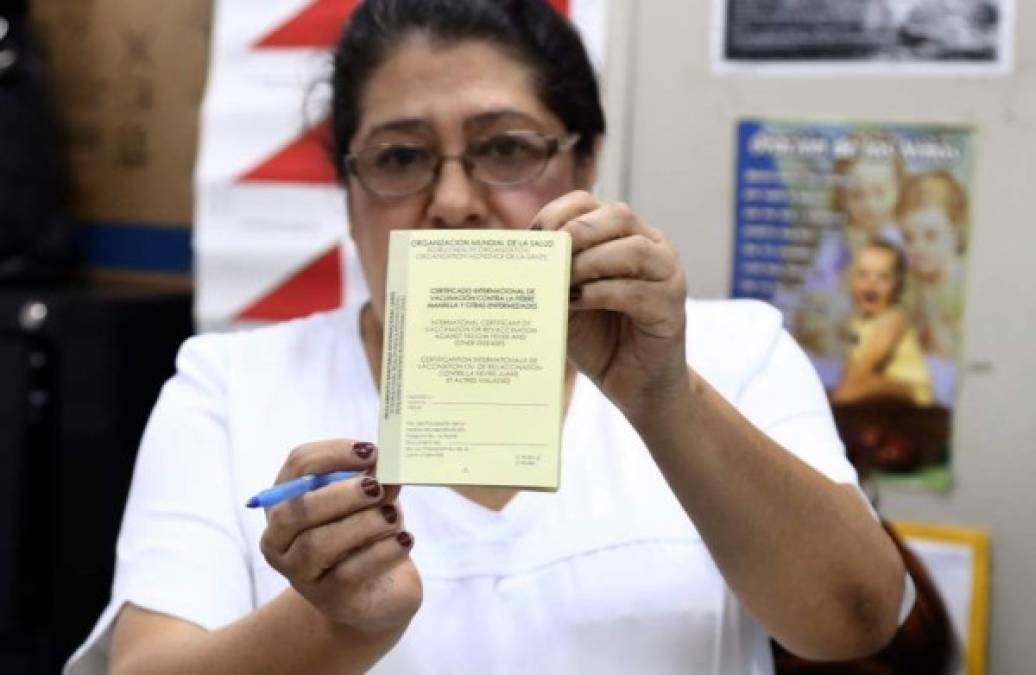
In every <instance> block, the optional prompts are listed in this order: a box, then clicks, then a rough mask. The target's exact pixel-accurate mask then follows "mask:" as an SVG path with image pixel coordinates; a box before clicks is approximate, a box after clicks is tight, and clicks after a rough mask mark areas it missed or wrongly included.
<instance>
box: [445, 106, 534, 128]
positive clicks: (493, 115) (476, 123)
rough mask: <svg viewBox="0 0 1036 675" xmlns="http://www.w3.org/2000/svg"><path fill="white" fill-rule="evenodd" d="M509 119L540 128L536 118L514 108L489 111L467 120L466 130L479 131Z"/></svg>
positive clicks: (465, 122) (465, 123) (465, 121)
mask: <svg viewBox="0 0 1036 675" xmlns="http://www.w3.org/2000/svg"><path fill="white" fill-rule="evenodd" d="M508 118H515V119H516V120H519V121H522V122H529V123H531V124H533V125H534V126H536V127H539V126H540V124H539V123H538V122H537V121H536V119H535V118H534V117H532V116H531V115H527V114H526V113H523V112H522V111H520V110H515V109H514V108H500V109H498V110H488V111H486V112H483V113H479V114H477V115H474V116H472V117H469V118H467V119H466V120H464V128H465V129H466V130H469V131H470V130H472V129H479V128H482V127H486V126H489V125H491V124H494V123H496V122H499V121H501V120H507V119H508Z"/></svg>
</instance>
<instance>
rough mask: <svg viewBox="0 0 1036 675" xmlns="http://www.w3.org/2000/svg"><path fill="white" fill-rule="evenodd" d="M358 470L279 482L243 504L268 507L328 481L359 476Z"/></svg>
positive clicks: (309, 475) (310, 475)
mask: <svg viewBox="0 0 1036 675" xmlns="http://www.w3.org/2000/svg"><path fill="white" fill-rule="evenodd" d="M360 473H362V472H360V471H332V472H330V473H316V474H313V473H311V474H308V475H306V476H301V477H299V478H296V479H295V480H289V481H287V482H286V483H280V484H278V485H274V486H273V487H271V488H267V489H265V490H263V491H262V492H260V493H259V494H257V495H256V496H254V497H252V498H251V499H249V500H248V502H247V503H246V504H245V506H247V507H248V508H250V509H254V508H257V507H260V506H262V507H269V506H273V505H275V504H280V503H281V502H286V501H288V500H289V499H295V497H298V496H299V495H301V494H304V493H306V492H310V491H311V490H316V489H317V488H322V487H324V486H325V485H327V484H329V483H334V482H335V481H340V480H348V479H349V478H353V477H354V476H359V475H360Z"/></svg>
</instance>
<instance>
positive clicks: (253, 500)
mask: <svg viewBox="0 0 1036 675" xmlns="http://www.w3.org/2000/svg"><path fill="white" fill-rule="evenodd" d="M245 506H246V507H248V508H250V509H254V508H255V507H257V506H259V500H258V499H256V498H255V497H252V498H251V499H249V500H248V501H247V502H245Z"/></svg>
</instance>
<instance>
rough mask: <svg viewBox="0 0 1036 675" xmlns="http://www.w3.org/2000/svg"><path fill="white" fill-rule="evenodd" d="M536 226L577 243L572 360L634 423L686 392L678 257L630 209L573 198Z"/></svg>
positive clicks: (556, 204)
mask: <svg viewBox="0 0 1036 675" xmlns="http://www.w3.org/2000/svg"><path fill="white" fill-rule="evenodd" d="M534 223H535V224H537V225H539V226H541V227H542V228H543V229H545V230H560V231H564V232H568V233H569V234H570V235H571V236H572V281H571V293H570V296H569V297H570V302H569V309H570V312H569V321H568V358H569V360H570V361H571V362H572V363H573V364H575V366H576V367H577V368H578V369H579V370H580V371H582V372H583V373H585V374H586V375H587V376H588V377H590V378H591V379H592V380H593V381H594V382H595V383H596V384H597V386H598V387H600V388H601V390H602V391H603V392H604V393H605V395H607V396H608V398H610V399H611V400H612V402H614V403H615V404H616V405H617V406H618V407H619V408H620V409H621V410H622V411H623V413H624V414H625V415H626V416H627V417H628V418H629V419H631V420H633V419H635V418H637V417H639V416H641V415H642V414H644V413H648V412H654V411H658V410H659V404H660V403H664V402H665V401H667V400H671V397H674V396H677V395H678V394H679V393H681V392H682V391H683V388H684V387H687V386H688V382H689V378H688V373H687V358H686V354H685V345H684V334H685V326H684V321H685V312H684V303H685V301H686V296H687V285H686V282H685V279H684V273H683V268H682V267H681V265H680V262H679V259H678V257H677V254H676V250H675V249H674V247H673V245H672V244H671V243H670V242H669V241H668V240H667V239H666V238H665V236H664V235H663V234H662V233H661V232H660V231H659V230H657V229H655V228H653V227H651V226H649V225H648V224H646V223H644V222H643V221H642V220H641V219H640V218H639V217H638V216H637V214H636V213H634V212H633V211H632V210H631V209H630V208H629V207H628V206H626V205H625V204H621V203H614V202H604V201H601V200H599V199H597V198H595V197H594V196H593V195H591V194H588V193H586V192H571V193H569V194H566V195H564V196H562V197H559V198H558V199H556V200H554V201H552V202H550V203H549V204H547V205H546V206H545V207H543V209H542V210H541V211H540V213H539V215H538V216H537V218H536V220H535V221H534Z"/></svg>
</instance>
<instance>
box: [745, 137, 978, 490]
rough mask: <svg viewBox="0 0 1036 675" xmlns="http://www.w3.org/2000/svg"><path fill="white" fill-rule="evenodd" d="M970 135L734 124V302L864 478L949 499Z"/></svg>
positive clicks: (967, 221)
mask: <svg viewBox="0 0 1036 675" xmlns="http://www.w3.org/2000/svg"><path fill="white" fill-rule="evenodd" d="M973 153H974V144H973V133H972V131H971V130H970V129H966V128H954V127H945V126H939V125H931V126H925V125H914V126H908V125H885V124H872V123H856V122H796V121H776V120H773V121H771V120H766V121H761V120H751V121H743V122H741V123H740V125H739V127H738V153H737V157H738V162H737V197H736V225H735V227H736V230H735V252H734V269H733V286H732V288H733V294H734V296H735V297H742V298H757V299H761V300H765V301H767V302H770V303H772V304H774V305H775V306H777V307H778V308H779V309H780V310H781V312H782V313H783V315H784V319H785V325H786V326H787V328H788V329H789V331H791V332H792V334H793V335H794V336H795V337H796V339H797V340H798V341H799V343H800V344H801V345H802V346H803V348H804V349H805V350H806V352H807V354H808V355H809V357H810V359H811V360H812V362H813V364H814V366H815V367H816V368H817V371H818V373H819V374H820V377H821V380H822V381H823V383H824V386H825V388H826V389H827V391H828V394H829V396H830V399H831V402H832V407H833V409H834V412H835V419H836V422H837V424H838V427H839V432H840V433H841V435H842V438H843V440H844V441H845V444H846V448H847V451H848V452H849V455H850V458H851V459H852V460H853V461H854V463H855V464H856V465H857V466H858V467H860V468H861V469H862V470H863V471H864V472H867V473H869V472H873V473H874V474H876V475H877V476H878V477H880V478H883V479H886V480H889V481H898V482H908V483H912V484H916V485H921V486H925V487H929V488H932V489H946V488H948V487H949V485H950V480H951V473H950V457H951V452H950V448H951V438H950V431H951V429H952V417H953V411H954V404H955V401H956V394H957V385H958V365H957V364H958V362H959V359H960V354H961V329H962V317H963V311H964V284H965V268H966V265H965V262H966V259H967V255H968V241H969V235H970V232H971V218H970V213H969V207H968V204H969V194H970V186H971V183H972V155H973Z"/></svg>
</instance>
